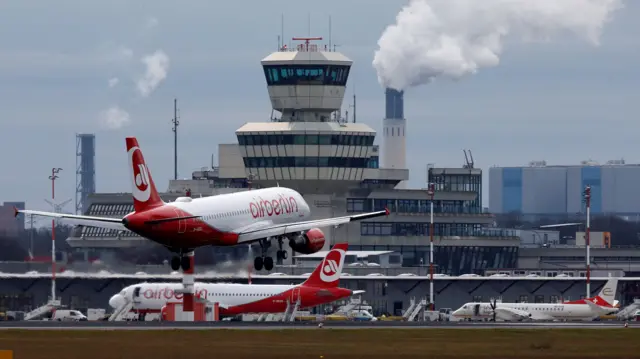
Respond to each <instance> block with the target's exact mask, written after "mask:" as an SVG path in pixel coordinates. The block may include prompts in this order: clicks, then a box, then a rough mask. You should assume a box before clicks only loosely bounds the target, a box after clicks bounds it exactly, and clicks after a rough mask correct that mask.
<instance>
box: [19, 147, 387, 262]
mask: <svg viewBox="0 0 640 359" xmlns="http://www.w3.org/2000/svg"><path fill="white" fill-rule="evenodd" d="M126 143H127V153H128V156H129V166H130V169H131V183H132V186H133V190H132V194H133V208H134V211H133V212H132V213H129V214H127V215H126V216H124V218H108V217H93V216H82V215H72V214H63V213H52V212H42V211H33V210H19V209H17V208H16V209H15V214H16V216H17V215H18V214H19V213H25V214H33V215H39V216H47V217H54V218H61V219H63V220H67V221H68V222H69V223H72V224H76V225H82V226H90V227H100V228H109V229H114V230H119V231H123V230H130V231H131V232H134V233H136V234H138V235H140V236H142V237H145V238H147V239H150V240H152V241H155V242H157V243H160V244H162V245H163V246H165V247H167V248H168V249H169V250H170V251H172V252H174V253H177V254H178V255H177V256H174V257H173V258H172V260H171V268H172V269H173V270H178V269H180V267H182V269H183V270H187V269H189V258H188V257H187V256H185V254H186V253H189V252H191V251H193V250H194V249H195V248H197V247H202V246H210V245H212V246H234V245H237V244H243V243H244V244H247V243H251V242H259V243H260V246H261V248H262V254H261V256H259V257H257V258H256V259H255V261H254V267H255V269H256V270H261V269H262V268H263V267H264V268H265V269H266V270H271V269H273V258H271V257H268V256H266V251H267V249H268V247H269V245H270V243H271V239H277V241H278V245H279V250H278V252H277V256H278V258H282V259H286V257H287V251H286V250H283V249H282V246H283V241H284V240H285V239H287V240H288V242H289V246H290V247H291V249H292V250H293V251H296V252H298V253H302V254H311V253H315V252H317V251H319V250H320V249H322V248H323V246H324V243H325V236H324V233H323V232H322V231H321V230H320V229H319V228H318V227H329V226H336V227H337V226H340V225H343V224H347V223H349V222H352V221H360V220H363V219H369V218H374V217H380V216H385V215H388V214H389V211H388V210H384V211H377V212H370V213H363V214H358V215H353V216H344V217H334V218H325V219H315V220H310V219H309V218H310V216H311V211H310V209H309V205H308V204H307V202H306V201H305V200H304V198H302V195H300V193H298V192H296V191H294V190H292V189H289V188H285V187H271V188H265V189H257V190H252V191H244V192H237V193H231V194H222V195H218V196H210V197H203V198H193V199H192V198H190V197H180V198H178V199H176V200H175V202H170V203H165V202H164V201H163V200H162V199H161V198H160V195H159V194H158V191H157V190H156V186H155V185H154V183H153V179H152V178H151V173H150V172H149V169H148V168H147V165H146V163H145V161H144V157H143V156H142V151H141V150H140V147H139V146H138V141H137V140H136V138H135V137H127V139H126Z"/></svg>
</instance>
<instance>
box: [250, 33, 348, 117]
mask: <svg viewBox="0 0 640 359" xmlns="http://www.w3.org/2000/svg"><path fill="white" fill-rule="evenodd" d="M292 40H293V41H303V43H301V44H298V45H297V46H296V47H295V48H294V49H289V48H287V46H286V45H285V46H282V48H280V50H279V51H277V52H274V53H272V54H271V55H269V56H267V57H265V58H264V59H262V61H261V63H262V68H263V70H264V75H265V78H266V80H267V89H268V91H269V97H270V99H271V106H272V107H273V109H274V110H275V111H278V112H280V113H281V117H280V119H279V121H281V122H331V121H332V114H333V113H334V112H336V111H340V108H341V107H342V101H343V98H344V93H345V88H346V85H347V79H348V78H349V70H350V69H351V64H352V63H353V61H351V60H350V59H349V58H347V57H346V56H344V55H342V54H341V53H339V52H335V51H331V49H330V48H328V47H327V45H324V46H323V47H321V48H319V47H318V45H317V44H314V43H312V41H317V40H322V37H294V38H292Z"/></svg>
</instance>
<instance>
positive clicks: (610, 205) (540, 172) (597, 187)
mask: <svg viewBox="0 0 640 359" xmlns="http://www.w3.org/2000/svg"><path fill="white" fill-rule="evenodd" d="M638 183H640V165H632V164H625V163H624V161H623V160H617V161H609V162H607V163H606V164H604V165H600V164H598V163H596V162H594V161H583V162H582V163H581V164H580V165H575V166H548V165H547V163H546V162H545V161H534V162H531V163H530V164H529V166H527V167H493V168H491V169H489V211H490V212H491V213H495V214H507V213H520V214H522V215H529V216H533V217H535V216H543V217H549V216H567V215H568V216H572V215H575V214H577V213H584V202H583V191H584V189H585V187H586V186H591V213H593V214H594V215H599V214H603V215H606V214H612V215H618V216H632V217H637V216H638V215H639V214H640V191H638Z"/></svg>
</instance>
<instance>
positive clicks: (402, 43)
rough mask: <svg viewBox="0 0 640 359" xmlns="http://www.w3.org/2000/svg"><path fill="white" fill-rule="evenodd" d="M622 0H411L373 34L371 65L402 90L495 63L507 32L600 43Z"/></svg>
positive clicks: (380, 78)
mask: <svg viewBox="0 0 640 359" xmlns="http://www.w3.org/2000/svg"><path fill="white" fill-rule="evenodd" d="M622 7H623V5H622V1H621V0H411V1H410V3H409V5H407V6H405V7H404V8H403V9H402V10H401V11H400V13H399V14H398V15H397V17H396V24H394V25H390V26H388V27H387V28H386V29H385V31H384V32H383V34H382V36H381V37H380V39H379V40H378V46H379V49H378V50H377V51H376V52H375V57H374V60H373V67H374V68H375V69H376V71H377V73H378V81H379V82H380V84H381V85H382V86H384V87H390V88H393V89H396V90H404V89H406V88H408V87H412V86H419V85H422V84H426V83H429V82H431V81H432V80H434V79H435V78H437V77H441V76H445V77H449V78H452V79H459V78H461V77H463V76H465V75H469V74H474V73H476V72H477V71H478V70H479V69H481V68H483V67H492V66H497V65H498V64H499V63H500V55H501V53H502V50H503V41H504V39H505V37H506V36H507V35H510V34H512V35H517V36H519V37H520V38H521V39H522V40H535V39H537V40H549V39H551V37H552V36H553V35H554V34H557V33H560V32H563V31H564V32H572V33H574V34H575V35H577V36H578V37H582V38H583V39H585V40H587V41H589V42H590V43H592V44H593V45H599V38H600V35H601V32H602V28H603V26H604V25H605V23H606V22H607V21H608V20H609V19H610V17H611V14H612V13H613V12H614V11H615V10H617V9H620V8H622Z"/></svg>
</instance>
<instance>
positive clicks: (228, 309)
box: [109, 243, 364, 315]
mask: <svg viewBox="0 0 640 359" xmlns="http://www.w3.org/2000/svg"><path fill="white" fill-rule="evenodd" d="M347 248H348V245H347V244H346V243H339V244H336V245H335V246H334V247H333V248H332V249H331V250H330V251H329V252H328V253H327V255H326V257H325V258H324V260H323V261H322V262H321V263H320V265H319V266H318V267H316V269H315V271H313V273H311V275H310V276H309V278H307V280H306V281H304V282H303V283H302V284H300V285H269V284H229V283H199V282H196V283H195V284H194V291H195V296H196V297H199V298H201V299H206V300H208V301H209V302H214V303H215V302H217V303H219V306H220V314H221V315H238V314H246V313H282V312H285V311H286V309H287V300H289V302H290V303H292V304H293V303H295V302H296V301H297V300H298V299H300V309H303V308H311V307H315V306H318V305H321V304H326V303H331V302H334V301H336V300H340V299H343V298H347V297H349V296H352V295H355V294H360V293H364V291H363V290H355V291H354V290H350V289H345V288H339V287H338V284H339V282H340V275H341V274H342V267H343V266H344V260H345V256H346V253H347ZM181 288H182V283H141V284H135V285H130V286H128V287H126V288H124V289H123V290H122V291H121V292H120V293H118V294H116V295H114V296H113V297H111V299H110V300H109V305H110V306H111V307H112V308H114V309H117V308H122V306H123V305H125V304H126V302H127V301H129V302H131V303H133V307H132V311H134V312H137V313H140V314H143V315H144V314H146V313H159V312H160V311H161V310H162V307H164V306H165V305H166V304H167V302H169V301H180V300H182V296H183V294H182V293H179V290H180V289H181Z"/></svg>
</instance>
